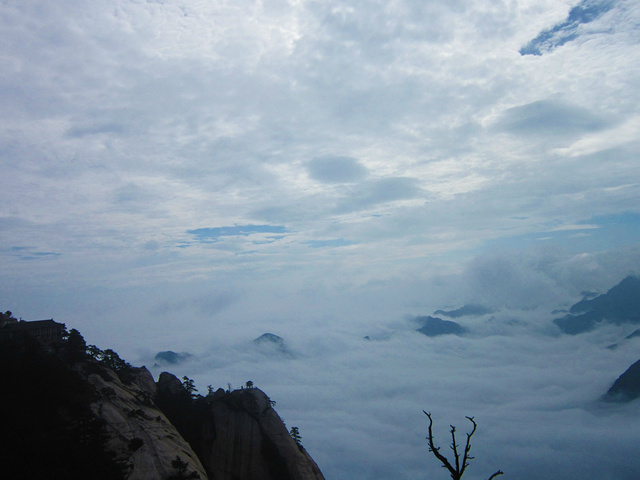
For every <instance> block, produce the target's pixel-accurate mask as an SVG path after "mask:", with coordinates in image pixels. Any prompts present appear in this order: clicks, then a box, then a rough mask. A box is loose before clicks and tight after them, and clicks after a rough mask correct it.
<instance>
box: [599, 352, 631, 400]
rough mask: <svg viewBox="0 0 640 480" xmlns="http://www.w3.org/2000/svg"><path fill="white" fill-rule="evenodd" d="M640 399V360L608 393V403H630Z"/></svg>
mask: <svg viewBox="0 0 640 480" xmlns="http://www.w3.org/2000/svg"><path fill="white" fill-rule="evenodd" d="M638 397H640V360H638V361H637V362H636V363H634V364H633V365H631V366H630V367H629V368H628V369H627V370H626V371H625V372H624V373H623V374H622V375H620V376H619V377H618V379H617V380H616V381H615V382H614V384H613V385H612V386H611V388H610V389H609V391H607V393H606V395H605V396H604V399H605V400H607V401H617V402H630V401H631V400H635V399H636V398H638Z"/></svg>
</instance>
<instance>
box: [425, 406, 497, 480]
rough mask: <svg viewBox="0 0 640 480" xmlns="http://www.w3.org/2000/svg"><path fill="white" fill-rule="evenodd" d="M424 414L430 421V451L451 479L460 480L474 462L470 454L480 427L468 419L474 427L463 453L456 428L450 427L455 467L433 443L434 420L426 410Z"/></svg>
mask: <svg viewBox="0 0 640 480" xmlns="http://www.w3.org/2000/svg"><path fill="white" fill-rule="evenodd" d="M423 413H424V414H425V415H426V416H427V418H428V419H429V435H428V436H427V441H428V442H429V451H430V452H431V453H433V454H434V455H435V457H436V458H437V459H438V460H440V463H442V468H446V469H447V470H449V473H450V474H451V478H452V479H453V480H460V479H461V478H462V475H463V474H464V472H465V470H466V469H467V467H468V466H469V460H473V457H472V456H471V455H469V452H470V451H471V437H473V434H474V433H476V429H477V428H478V425H476V422H475V420H474V419H473V417H466V418H467V419H468V420H469V421H470V422H471V424H472V425H473V428H472V429H471V432H469V433H467V442H466V445H465V446H464V452H461V451H460V450H459V447H460V445H458V444H457V443H456V427H454V426H453V425H450V427H451V450H453V457H454V465H452V464H451V462H449V460H448V459H447V457H445V456H444V455H443V454H441V453H440V447H436V445H435V443H434V441H433V430H432V427H433V420H432V419H431V414H430V413H427V412H425V411H424V410H423ZM503 474H504V472H502V471H500V470H498V471H497V472H496V473H494V474H493V475H491V476H490V477H489V480H493V479H494V478H496V477H497V476H499V475H503Z"/></svg>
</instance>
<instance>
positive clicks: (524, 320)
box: [135, 251, 640, 480]
mask: <svg viewBox="0 0 640 480" xmlns="http://www.w3.org/2000/svg"><path fill="white" fill-rule="evenodd" d="M554 258H555V257H554ZM618 258H619V256H616V255H610V256H607V255H604V254H603V255H600V256H599V257H594V258H592V259H589V261H584V260H585V259H584V258H583V259H582V261H579V260H578V259H576V258H573V260H571V261H572V262H573V265H574V267H575V269H574V272H573V273H574V274H576V275H572V274H571V272H570V268H569V267H568V265H569V263H570V260H569V259H567V258H563V259H560V258H555V259H554V260H553V261H551V260H549V258H547V259H548V260H549V261H548V262H546V263H545V262H543V261H542V256H540V255H538V256H535V257H522V256H518V257H517V258H516V257H511V258H509V257H505V256H501V257H495V256H483V257H478V258H476V259H475V260H474V261H472V262H470V263H469V264H468V265H467V267H466V270H465V272H464V276H463V277H457V279H456V282H453V283H455V284H457V285H458V286H459V292H463V293H464V295H465V296H467V297H468V298H470V297H473V295H472V290H473V289H472V288H471V287H467V286H465V285H464V282H462V281H461V278H466V279H467V280H468V282H469V283H468V285H471V284H475V292H476V295H475V297H473V298H471V299H472V300H476V301H477V300H480V301H483V302H484V304H485V305H487V306H491V307H494V308H496V311H495V312H493V313H490V314H486V315H481V316H466V317H461V318H459V319H456V321H458V322H459V323H461V324H462V325H464V326H465V327H467V328H468V329H469V331H468V333H467V334H466V335H464V336H460V337H458V336H453V335H447V336H440V337H434V338H430V337H427V336H424V335H422V334H420V333H418V332H416V331H415V329H416V328H417V324H416V322H415V315H417V314H423V315H427V314H432V313H433V311H434V310H436V309H437V308H440V307H446V308H451V306H453V304H437V302H436V300H435V299H434V298H433V297H432V295H436V296H437V295H441V294H442V295H444V293H445V291H447V288H448V287H446V285H448V286H449V287H450V286H451V285H452V278H443V279H440V281H439V282H435V281H434V282H432V287H433V290H432V292H433V293H432V294H428V293H426V291H425V302H426V303H430V304H431V308H430V309H429V308H428V307H427V306H426V305H425V304H420V302H415V303H414V304H413V307H412V306H411V305H410V304H409V302H407V301H406V300H407V299H406V298H405V299H403V300H402V302H405V303H404V306H405V308H406V310H405V311H404V312H403V311H400V310H399V309H400V307H399V305H398V304H395V303H394V302H393V301H391V299H390V298H385V297H384V295H382V292H378V293H379V294H380V295H378V296H377V297H378V298H377V299H376V298H375V297H376V296H374V295H372V296H366V295H364V294H363V295H362V296H361V297H358V295H357V294H356V293H354V292H353V291H351V292H349V293H350V294H351V296H350V299H351V302H352V303H350V302H349V300H348V299H345V298H343V297H341V296H340V295H339V294H338V293H335V292H334V293H333V294H332V293H329V292H327V291H325V292H324V295H321V292H316V293H315V297H314V298H316V302H315V303H314V302H310V303H304V302H302V301H301V300H298V303H296V298H297V297H296V295H294V292H290V293H291V297H290V303H288V304H287V302H286V301H285V299H284V298H286V295H285V296H284V298H283V299H282V300H283V304H282V305H280V307H279V308H281V310H280V311H278V308H275V307H274V305H275V304H276V303H277V302H275V300H273V298H272V297H271V296H270V295H269V294H268V293H265V292H267V290H266V287H265V290H263V295H264V297H263V298H262V301H261V302H260V301H258V300H255V299H254V300H255V301H256V302H258V304H259V305H258V307H256V308H257V309H258V310H259V309H260V306H262V307H263V308H264V309H265V311H270V312H271V313H270V315H264V316H260V315H253V316H252V317H249V316H247V312H246V311H245V312H244V314H243V311H242V309H241V308H240V306H241V305H242V302H240V303H238V304H237V305H235V304H234V305H231V306H229V307H227V309H226V310H224V314H222V313H218V315H217V316H216V319H217V320H216V323H215V326H214V325H213V324H212V325H211V328H210V329H208V330H206V329H201V330H200V335H199V338H198V339H196V338H195V337H194V335H193V332H191V333H187V332H183V333H178V332H175V331H174V335H173V338H172V339H169V338H161V337H158V342H159V343H158V345H157V346H158V349H157V350H153V349H152V348H151V346H150V345H149V344H147V346H146V349H138V351H137V353H136V354H135V355H137V356H138V360H139V363H145V364H146V365H148V366H149V367H150V369H151V371H152V373H153V374H154V375H156V376H157V375H158V374H159V373H160V372H161V371H164V370H168V371H171V372H173V373H174V374H176V375H178V376H179V377H181V376H183V375H187V376H189V377H190V378H193V379H194V380H195V381H196V385H197V387H198V388H199V390H200V392H201V393H203V394H206V391H207V386H208V385H211V386H212V387H213V388H214V389H215V388H218V387H222V388H225V389H226V388H227V387H228V384H231V386H232V388H240V387H241V386H242V385H244V383H245V382H246V381H248V380H251V381H253V382H254V384H255V385H256V386H257V387H258V388H261V389H262V390H264V391H265V392H266V393H267V394H268V395H269V396H270V397H271V398H272V399H273V400H275V401H276V402H277V404H276V410H277V411H278V413H279V414H280V415H281V417H282V418H283V420H284V421H285V422H286V424H287V426H288V427H291V426H297V427H299V429H300V433H301V435H302V441H303V444H304V445H305V447H306V448H307V450H308V451H309V452H310V454H311V455H312V456H313V458H314V459H315V460H316V461H317V463H318V464H319V466H320V468H321V469H322V471H323V473H324V475H325V476H326V478H328V479H340V478H349V479H363V480H364V479H389V478H393V479H399V480H404V479H406V480H409V479H419V478H434V479H437V478H443V479H444V478H448V474H447V472H446V471H445V470H443V469H442V468H441V466H440V464H439V463H438V462H437V460H436V459H435V458H434V457H433V456H432V454H430V453H429V452H428V448H427V443H426V440H425V436H426V433H427V420H426V417H425V416H424V414H423V413H422V411H423V410H426V411H428V412H431V413H432V415H433V419H434V433H435V436H436V443H437V444H438V445H440V446H442V452H443V453H445V454H449V453H450V451H449V450H448V445H449V443H450V436H449V428H450V427H449V425H451V424H453V425H456V426H457V428H458V432H459V437H458V438H459V441H460V442H464V439H465V436H464V433H465V432H468V431H469V429H470V427H471V424H470V422H468V421H467V420H466V419H465V416H473V417H474V418H475V420H476V422H477V423H478V430H477V432H476V434H475V435H474V437H473V442H472V455H474V456H475V457H476V458H475V459H474V460H472V462H471V465H470V467H469V469H468V471H467V473H466V474H465V478H468V479H469V480H473V479H485V478H488V477H489V475H490V474H491V473H493V472H495V471H496V470H497V469H501V470H503V471H504V472H505V477H504V478H517V479H519V480H539V479H541V478H545V479H563V480H565V479H584V478H597V479H612V480H613V479H616V480H621V479H628V480H631V479H636V478H640V461H638V459H637V455H636V454H637V445H638V431H639V430H638V427H639V426H640V420H639V416H638V413H639V411H638V409H639V408H640V404H638V402H637V401H636V402H632V403H630V404H626V405H624V404H611V403H605V402H602V401H601V399H600V397H601V396H602V395H603V394H604V393H605V392H606V391H607V389H608V388H609V387H610V386H611V384H612V383H613V382H614V381H615V379H616V378H617V377H618V376H619V375H620V374H621V373H622V372H624V371H625V370H626V369H627V368H628V367H629V366H630V365H631V364H632V363H633V362H635V361H636V360H638V358H639V357H640V354H639V347H640V339H638V338H635V339H631V340H627V341H622V342H621V340H622V339H623V338H624V337H625V336H626V335H628V334H629V333H631V331H633V330H634V329H635V328H637V327H634V326H631V325H630V326H623V327H607V326H605V327H601V328H599V329H597V330H596V331H593V332H589V333H587V334H582V335H578V336H569V335H563V334H560V332H559V331H558V330H557V329H556V328H555V327H554V325H553V323H552V320H553V318H554V317H557V316H561V315H562V314H558V313H555V314H552V313H551V311H552V308H560V309H562V308H567V307H568V306H570V305H571V304H572V303H573V302H574V301H576V300H577V299H579V298H580V296H579V292H577V291H576V290H578V286H579V285H580V284H582V285H583V286H584V285H591V286H592V287H596V288H595V289H596V290H599V291H601V292H604V291H606V290H607V289H608V288H610V287H612V286H613V285H615V284H616V283H618V281H619V280H621V279H622V278H617V279H616V280H615V281H613V280H611V279H610V277H609V274H606V273H605V272H607V271H609V272H610V273H611V277H612V278H613V277H615V274H614V273H613V271H610V270H608V268H609V267H611V266H615V265H616V262H617V261H618V260H615V259H618ZM625 258H626V261H627V265H632V264H633V263H634V258H635V257H634V256H633V255H631V254H630V252H629V251H627V252H625ZM533 260H535V262H534V261H533ZM534 265H535V266H534ZM585 266H589V267H588V269H587V270H588V271H587V270H585V268H586V267H585ZM561 267H562V268H561ZM489 272H494V274H495V275H494V277H493V278H489V280H491V281H490V282H489V283H486V282H485V285H484V290H483V288H481V287H480V285H479V284H478V278H485V279H487V275H489ZM545 272H546V273H545ZM552 272H555V273H552ZM589 272H590V273H589ZM474 275H475V276H477V277H478V278H476V280H474V281H472V280H471V279H473V278H474ZM589 275H592V277H590V276H589ZM589 278H591V279H592V280H589ZM580 279H582V281H580ZM607 282H608V284H607ZM552 284H553V285H554V286H555V289H556V290H555V295H551V293H552V292H553V291H554V290H553V288H551V285H552ZM437 285H440V287H438V286H437ZM404 286H406V285H404ZM401 287H403V285H401V284H399V285H396V286H395V288H394V287H392V286H391V285H386V290H387V291H388V293H389V294H390V295H394V293H395V292H399V291H400V290H401ZM423 287H426V285H423ZM527 291H528V292H529V297H527V295H526V292H527ZM570 292H573V295H570ZM256 295H257V294H256ZM563 295H564V299H563V298H562V297H563ZM398 296H400V294H398ZM269 298H271V303H270V301H269V300H268V299H269ZM444 298H446V295H444ZM449 298H453V297H449ZM545 299H546V300H547V301H546V302H545V301H544V300H545ZM534 303H538V304H539V305H540V306H538V307H535V306H533V304H534ZM367 305H368V308H367ZM384 305H387V306H388V307H387V308H386V309H385V307H384ZM519 305H520V306H519ZM455 306H461V304H457V305H455ZM287 307H288V308H287ZM412 308H413V309H412ZM393 310H395V314H393V313H392V311H393ZM287 312H289V313H287ZM212 332H213V333H212ZM265 332H271V333H274V334H277V335H280V336H281V337H283V338H284V340H285V342H286V346H287V351H286V352H285V353H283V352H281V351H280V350H279V349H278V348H276V347H275V346H273V348H270V346H269V345H256V344H255V343H254V342H253V340H254V339H255V338H256V337H258V336H259V335H260V334H262V333H265ZM365 336H368V337H369V338H368V339H367V338H364V337H365ZM618 342H621V343H620V344H619V347H618V348H616V349H610V348H607V347H609V346H610V345H612V344H614V343H618ZM170 348H172V349H174V350H176V351H188V352H190V353H192V354H194V356H193V357H192V358H191V359H189V360H188V361H186V362H184V363H182V364H178V365H155V366H153V365H154V363H155V360H154V359H153V355H154V354H155V352H157V351H158V350H163V349H170Z"/></svg>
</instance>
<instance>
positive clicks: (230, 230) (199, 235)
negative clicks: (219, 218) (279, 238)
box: [187, 225, 287, 243]
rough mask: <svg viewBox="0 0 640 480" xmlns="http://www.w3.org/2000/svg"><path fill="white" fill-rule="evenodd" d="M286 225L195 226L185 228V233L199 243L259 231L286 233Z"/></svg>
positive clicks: (247, 234)
mask: <svg viewBox="0 0 640 480" xmlns="http://www.w3.org/2000/svg"><path fill="white" fill-rule="evenodd" d="M286 232H287V229H286V227H284V226H282V225H234V226H232V227H212V228H196V229H194V230H187V233H188V234H190V235H193V236H195V237H196V239H197V241H198V242H200V243H214V242H217V241H218V240H219V239H220V238H221V237H238V236H242V237H246V236H249V235H254V234H260V233H275V234H281V233H286Z"/></svg>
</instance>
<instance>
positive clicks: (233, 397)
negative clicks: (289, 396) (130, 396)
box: [156, 373, 324, 480]
mask: <svg viewBox="0 0 640 480" xmlns="http://www.w3.org/2000/svg"><path fill="white" fill-rule="evenodd" d="M179 385H180V381H179V380H178V379H177V378H175V377H174V376H173V375H170V374H167V373H163V374H162V375H161V376H160V378H159V380H158V387H157V388H158V390H157V393H156V402H157V403H158V405H159V406H160V408H163V409H164V410H165V411H166V413H167V416H168V417H169V418H170V419H171V420H172V421H173V422H174V423H175V424H176V426H177V427H178V429H179V430H180V432H181V433H182V435H183V437H184V438H185V439H186V440H187V441H188V442H189V443H190V444H191V446H192V447H193V449H194V451H195V452H196V453H197V454H198V456H199V458H200V460H201V461H202V464H203V466H204V468H205V470H206V472H207V474H208V476H209V479H211V480H213V479H215V480H323V479H324V477H323V475H322V473H321V472H320V469H319V468H318V466H317V465H316V463H315V462H314V461H313V459H312V458H311V457H310V456H309V454H308V453H307V452H306V450H305V449H304V447H302V446H301V445H298V444H297V443H296V442H295V441H294V440H293V438H292V437H291V435H290V434H289V432H288V431H287V428H286V426H285V425H284V423H283V422H282V420H281V419H280V417H279V416H278V414H277V413H276V411H275V410H274V409H273V406H272V402H271V400H270V399H269V397H268V396H267V395H266V394H265V393H264V392H262V391H261V390H260V389H257V388H243V389H240V390H234V391H224V390H222V389H218V390H217V391H216V392H212V393H210V394H209V395H207V396H206V397H196V398H189V396H188V393H187V392H186V390H184V388H182V390H180V387H181V385H180V387H179ZM186 393H187V394H186Z"/></svg>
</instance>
